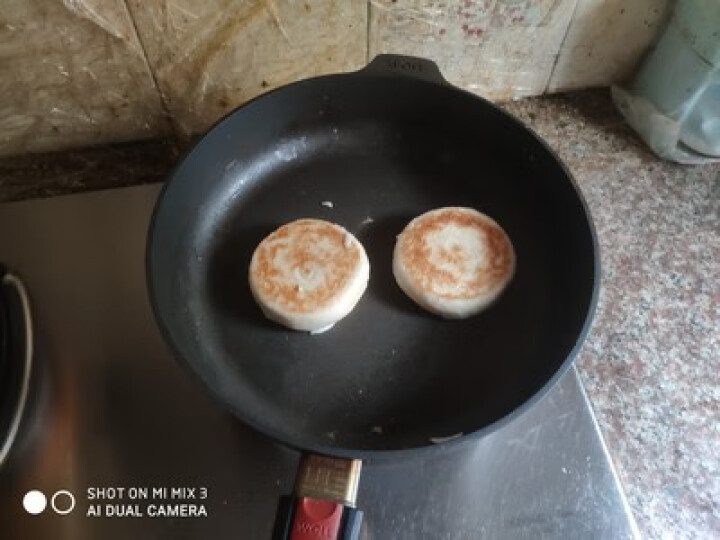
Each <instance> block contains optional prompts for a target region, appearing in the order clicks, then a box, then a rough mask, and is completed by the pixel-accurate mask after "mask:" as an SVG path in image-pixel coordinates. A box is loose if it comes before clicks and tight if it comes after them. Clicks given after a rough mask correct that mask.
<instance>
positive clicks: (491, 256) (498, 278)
mask: <svg viewBox="0 0 720 540" xmlns="http://www.w3.org/2000/svg"><path fill="white" fill-rule="evenodd" d="M514 272H515V253H514V251H513V247H512V244H511V243H510V239H509V238H508V236H507V234H505V231H503V229H502V228H501V227H500V225H498V224H497V223H496V222H495V221H494V220H492V219H491V218H489V217H488V216H486V215H485V214H482V213H480V212H478V211H476V210H473V209H472V208H462V207H447V208H439V209H437V210H431V211H430V212H426V213H425V214H422V215H420V216H418V217H416V218H415V219H413V220H412V221H411V222H410V223H409V224H408V225H407V227H405V229H404V230H403V232H402V233H401V234H400V235H399V236H398V239H397V242H396V244H395V251H394V253H393V273H394V275H395V279H396V281H397V283H398V285H399V286H400V288H401V289H402V290H403V291H404V292H405V293H406V294H407V295H408V296H409V297H410V298H412V299H413V300H414V301H415V302H416V303H417V304H419V305H420V306H421V307H423V308H425V309H427V310H428V311H431V312H433V313H436V314H438V315H441V316H443V317H447V318H465V317H470V316H471V315H474V314H476V313H478V312H479V311H481V310H482V309H484V308H485V307H487V306H488V305H489V304H490V303H492V302H493V301H494V300H495V299H496V298H497V297H498V296H499V295H500V293H501V292H502V291H503V289H504V288H505V287H506V286H507V284H508V283H509V282H510V280H511V279H512V276H513V274H514Z"/></svg>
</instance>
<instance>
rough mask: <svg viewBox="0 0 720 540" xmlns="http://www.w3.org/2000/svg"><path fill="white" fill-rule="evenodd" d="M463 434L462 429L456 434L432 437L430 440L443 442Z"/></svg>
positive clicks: (438, 442)
mask: <svg viewBox="0 0 720 540" xmlns="http://www.w3.org/2000/svg"><path fill="white" fill-rule="evenodd" d="M462 436H463V432H462V431H461V432H460V433H456V434H455V435H448V436H447V437H430V442H431V443H433V444H442V443H445V442H448V441H452V440H453V439H457V438H458V437H462Z"/></svg>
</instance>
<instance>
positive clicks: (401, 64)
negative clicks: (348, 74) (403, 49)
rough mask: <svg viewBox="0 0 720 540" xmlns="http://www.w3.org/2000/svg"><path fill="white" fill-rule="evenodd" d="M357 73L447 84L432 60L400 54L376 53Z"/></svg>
mask: <svg viewBox="0 0 720 540" xmlns="http://www.w3.org/2000/svg"><path fill="white" fill-rule="evenodd" d="M358 73H359V74H372V75H391V76H401V77H410V78H412V79H420V80H423V81H428V82H433V83H438V84H449V83H448V82H447V80H445V77H443V76H442V73H440V69H439V68H438V66H437V64H436V63H435V62H433V61H432V60H427V59H425V58H418V57H417V56H405V55H402V54H378V55H377V56H376V57H375V58H373V59H372V61H371V62H370V63H369V64H368V65H367V66H365V67H364V68H363V69H361V70H360V71H358Z"/></svg>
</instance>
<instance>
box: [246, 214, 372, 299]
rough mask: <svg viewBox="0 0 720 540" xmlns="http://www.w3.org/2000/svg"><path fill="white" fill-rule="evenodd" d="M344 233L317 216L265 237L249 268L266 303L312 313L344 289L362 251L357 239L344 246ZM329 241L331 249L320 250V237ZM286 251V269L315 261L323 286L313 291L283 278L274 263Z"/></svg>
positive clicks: (287, 225)
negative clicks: (253, 264) (319, 269)
mask: <svg viewBox="0 0 720 540" xmlns="http://www.w3.org/2000/svg"><path fill="white" fill-rule="evenodd" d="M347 234H349V233H347V232H346V231H345V230H344V229H342V228H341V227H340V226H337V225H333V224H332V223H328V222H325V221H321V220H317V219H301V220H297V221H293V222H292V223H288V224H286V225H283V226H282V227H280V228H279V229H278V230H276V231H275V232H273V233H272V234H270V235H269V236H268V237H267V238H265V239H264V240H263V241H262V242H261V243H260V245H259V246H258V247H257V250H256V252H255V255H254V258H255V259H256V266H254V268H253V269H252V271H251V276H250V277H251V279H252V281H253V284H254V285H255V287H256V288H257V290H258V291H259V294H260V295H261V296H262V297H263V300H264V301H265V302H266V303H268V304H280V305H282V306H283V307H284V308H285V309H287V310H289V311H292V312H294V313H312V312H314V311H316V310H318V309H321V308H323V307H325V306H327V305H328V304H329V303H330V302H331V301H332V300H333V298H334V297H335V296H337V295H338V294H339V293H341V292H342V291H344V290H346V289H347V287H348V286H349V284H350V281H351V279H352V277H353V275H354V274H355V272H357V268H358V265H359V264H360V263H361V257H362V254H361V251H360V247H359V246H358V245H357V243H356V242H352V243H350V244H349V245H346V242H345V237H346V235H347ZM323 238H324V239H327V240H329V241H330V242H331V249H329V250H323V251H322V252H320V250H319V249H318V245H317V243H318V242H319V241H320V240H321V239H323ZM281 251H285V252H286V256H287V261H288V263H289V268H288V269H287V270H285V272H287V271H289V272H295V271H296V269H297V271H299V272H302V271H303V268H306V267H307V266H306V265H307V264H309V263H315V264H316V265H318V266H319V267H322V268H323V269H324V271H325V273H326V278H327V279H326V280H325V282H324V284H323V285H321V286H318V287H317V288H315V289H313V290H301V289H300V288H299V287H298V286H297V285H295V284H292V283H286V282H285V281H284V280H283V273H284V272H283V269H280V268H278V267H277V266H276V262H277V260H276V257H277V256H278V254H279V253H280V252H281Z"/></svg>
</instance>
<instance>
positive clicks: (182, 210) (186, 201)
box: [147, 56, 599, 459]
mask: <svg viewBox="0 0 720 540" xmlns="http://www.w3.org/2000/svg"><path fill="white" fill-rule="evenodd" d="M324 201H330V202H332V204H333V207H332V208H329V207H327V206H324V205H322V204H321V203H322V202H324ZM451 205H452V206H469V207H473V208H476V209H478V210H480V211H482V212H484V213H486V214H488V215H490V216H491V217H492V218H494V219H495V220H496V221H497V222H498V223H500V224H501V226H502V227H503V228H504V229H505V230H506V231H507V233H508V235H509V237H510V239H511V240H512V242H513V245H514V247H515V251H516V256H517V271H516V274H515V277H514V279H513V281H512V282H511V284H510V285H509V287H508V288H507V290H506V291H505V292H504V294H503V295H502V296H501V298H500V299H499V300H498V301H497V302H496V303H495V304H494V305H493V306H492V307H491V308H489V309H488V310H487V311H485V312H483V313H481V314H480V315H477V316H475V317H472V318H469V319H466V320H462V321H448V320H443V319H440V318H438V317H436V316H433V315H430V314H428V313H425V312H423V311H422V310H421V309H420V308H419V307H417V306H416V305H415V304H414V303H413V302H412V301H410V300H409V299H408V298H406V297H405V295H404V294H403V293H402V291H401V290H400V289H399V288H398V287H397V285H396V284H395V281H394V278H393V275H392V270H391V259H392V248H393V245H394V242H395V236H396V235H397V234H398V233H399V232H400V231H401V230H402V229H403V227H404V226H405V224H407V222H408V221H409V220H410V219H411V218H413V217H414V216H416V215H418V214H420V213H422V212H425V211H427V210H430V209H432V208H436V207H441V206H451ZM301 217H316V218H322V219H326V220H329V221H333V222H336V223H338V224H340V225H342V226H344V227H345V228H347V229H348V230H349V231H351V232H353V233H354V234H355V235H356V236H357V238H358V239H359V240H360V241H361V242H362V243H363V244H364V245H365V247H366V250H367V252H368V256H369V259H370V263H371V278H370V284H369V287H368V290H367V292H366V293H365V296H364V297H363V299H362V300H361V301H360V303H359V304H358V306H357V307H356V308H355V310H354V311H353V312H352V313H351V314H350V315H349V316H348V317H347V318H346V319H344V320H342V321H341V322H340V323H338V324H337V325H336V326H335V327H334V328H333V329H332V330H330V331H328V332H327V333H325V334H321V335H315V336H312V335H308V334H305V333H298V332H294V331H290V330H286V329H284V328H282V327H280V326H278V325H276V324H274V323H272V322H270V321H268V320H266V319H265V318H264V317H263V315H262V313H261V311H260V309H259V308H258V307H257V305H256V304H255V302H254V301H253V299H252V297H251V294H250V290H249V287H248V284H247V269H248V264H249V262H250V257H251V254H252V252H253V249H254V248H255V246H256V245H257V244H258V243H259V242H260V240H261V239H262V238H263V237H264V236H266V235H267V234H268V233H270V232H271V231H272V230H274V229H275V228H277V227H278V226H279V225H281V224H283V223H285V222H288V221H291V220H294V219H297V218H301ZM368 217H369V218H371V219H372V222H370V223H368V220H367V219H366V218H368ZM147 256H148V258H147V268H148V285H149V290H150V293H151V300H152V304H153V308H154V310H155V314H156V317H157V319H158V321H159V324H160V327H161V329H162V332H163V334H164V336H165V338H166V339H167V341H168V342H169V343H170V344H171V345H172V346H173V348H174V349H175V352H176V353H177V356H179V358H181V359H182V360H183V361H184V363H185V364H186V365H187V366H189V368H190V369H191V370H192V371H193V372H194V373H195V374H196V375H197V376H199V377H200V378H201V379H202V380H203V381H204V383H205V384H206V386H207V387H208V388H209V389H210V391H211V392H212V393H213V394H215V396H216V397H217V398H218V399H219V400H220V401H221V402H222V403H224V404H225V405H226V406H227V407H228V408H229V409H230V410H232V412H233V413H234V414H235V415H236V416H237V417H239V418H240V419H242V420H243V421H244V422H246V423H248V424H250V425H251V426H253V427H254V428H256V429H257V430H259V431H261V432H263V433H265V434H266V435H268V436H270V437H272V438H274V439H276V440H278V441H281V442H282V443H285V444H287V445H290V446H293V447H295V448H298V449H301V450H305V451H308V452H313V453H319V454H325V455H331V456H340V457H350V458H360V459H364V458H370V457H372V458H375V457H386V456H395V455H397V456H408V455H412V454H417V453H420V452H423V451H429V450H432V449H433V448H437V447H438V446H437V445H436V444H435V443H434V442H433V441H435V442H437V441H438V440H439V438H442V437H447V436H451V435H455V434H459V433H462V434H464V437H462V438H460V439H465V440H466V439H468V438H469V437H479V436H482V435H484V434H487V433H488V432H489V431H490V430H492V429H495V428H497V427H498V426H500V425H502V424H503V423H504V422H506V421H508V420H509V419H511V418H512V417H514V416H516V415H518V414H519V413H520V412H521V411H522V410H523V409H524V408H526V407H528V406H530V405H531V404H532V403H533V402H535V401H536V400H538V399H540V397H541V396H542V395H543V394H544V393H545V392H546V391H547V390H548V389H549V387H550V386H551V385H552V383H554V382H555V381H556V380H557V379H558V378H559V377H560V376H561V375H562V373H563V372H564V371H565V369H566V368H567V367H568V366H569V365H570V363H571V361H572V359H573V356H574V353H575V352H576V350H577V348H578V346H579V344H580V342H581V341H582V339H583V337H584V335H585V333H586V331H587V328H588V324H589V319H590V316H591V314H592V311H593V309H594V304H595V299H596V293H597V287H598V275H599V272H598V258H597V248H596V241H595V236H594V232H593V228H592V225H591V223H590V219H589V216H588V211H587V208H586V206H585V204H584V203H583V200H582V198H581V196H580V194H579V193H578V190H577V188H576V186H575V184H574V182H573V180H572V178H571V176H570V174H569V173H568V171H567V169H566V168H565V167H564V166H563V165H562V164H561V163H560V161H559V160H558V158H557V157H556V156H555V155H554V154H553V152H552V151H551V150H550V149H549V148H548V147H547V146H546V145H545V144H544V143H543V142H542V141H541V140H540V139H539V138H538V137H537V136H536V135H534V134H533V133H532V132H531V131H530V130H528V129H527V128H526V127H524V126H523V125H522V124H521V123H520V122H519V121H518V120H516V119H515V118H513V117H512V116H510V115H509V114H507V113H505V112H503V111H502V110H501V109H499V108H497V107H496V106H494V105H492V104H490V103H488V102H487V101H484V100H483V99H480V98H478V97H476V96H474V95H472V94H469V93H467V92H464V91H462V90H459V89H457V88H455V87H453V86H450V85H449V84H447V83H446V82H445V81H444V80H443V79H442V77H441V75H440V73H439V72H438V70H437V67H436V66H435V65H434V64H433V63H431V62H428V61H426V60H421V59H416V58H407V57H398V56H379V57H377V58H376V59H375V60H374V61H373V62H372V63H371V64H370V65H369V66H368V67H366V68H365V69H363V70H361V71H359V72H356V73H350V74H340V75H331V76H324V77H318V78H314V79H310V80H305V81H301V82H298V83H295V84H291V85H289V86H286V87H283V88H280V89H278V90H275V91H273V92H270V93H268V94H265V95H263V96H261V97H260V98H258V99H255V100H253V101H252V102H250V103H248V104H246V105H244V106H242V107H240V108H239V109H237V110H235V111H234V112H232V113H231V114H230V115H228V116H227V117H225V118H224V119H222V120H221V121H220V122H218V123H217V124H216V125H215V126H214V127H213V128H212V129H211V130H210V131H209V132H208V133H207V134H206V135H205V136H204V137H203V138H202V139H201V140H200V141H199V142H198V143H197V145H196V146H195V147H194V148H193V149H192V150H191V151H190V152H189V154H188V155H187V157H186V158H185V160H184V161H183V162H182V163H181V165H180V166H179V167H178V168H177V170H176V171H175V172H174V174H173V176H172V178H171V179H170V181H169V182H168V183H167V185H166V187H165V189H164V191H163V193H162V195H161V197H160V199H159V201H158V203H157V207H156V209H155V213H154V216H153V220H152V225H151V229H150V233H149V242H148V252H147ZM455 440H459V439H455ZM455 440H453V441H451V442H448V443H443V444H441V445H440V446H445V445H446V444H453V442H454V441H455Z"/></svg>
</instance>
